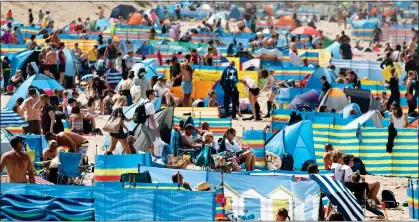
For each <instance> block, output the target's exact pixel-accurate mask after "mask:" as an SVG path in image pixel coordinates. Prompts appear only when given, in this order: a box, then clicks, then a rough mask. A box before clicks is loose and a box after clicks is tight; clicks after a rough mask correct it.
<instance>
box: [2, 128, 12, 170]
mask: <svg viewBox="0 0 419 222" xmlns="http://www.w3.org/2000/svg"><path fill="white" fill-rule="evenodd" d="M0 133H1V140H0V142H1V143H0V156H1V155H3V153H5V152H8V151H10V150H12V146H11V145H10V141H9V138H8V136H7V134H8V132H7V130H1V132H0ZM3 172H6V169H3Z"/></svg>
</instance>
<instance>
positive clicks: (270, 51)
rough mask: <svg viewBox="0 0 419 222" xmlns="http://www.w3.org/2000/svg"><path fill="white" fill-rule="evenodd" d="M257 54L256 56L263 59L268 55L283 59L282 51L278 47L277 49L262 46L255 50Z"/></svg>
mask: <svg viewBox="0 0 419 222" xmlns="http://www.w3.org/2000/svg"><path fill="white" fill-rule="evenodd" d="M255 56H256V58H261V59H263V57H264V56H266V57H274V58H276V59H277V60H281V59H282V52H281V51H280V50H279V49H277V48H275V49H266V48H261V49H259V50H257V51H256V52H255Z"/></svg>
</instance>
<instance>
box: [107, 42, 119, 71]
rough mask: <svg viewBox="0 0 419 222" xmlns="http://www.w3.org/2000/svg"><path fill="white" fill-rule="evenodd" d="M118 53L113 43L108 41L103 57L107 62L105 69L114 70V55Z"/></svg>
mask: <svg viewBox="0 0 419 222" xmlns="http://www.w3.org/2000/svg"><path fill="white" fill-rule="evenodd" d="M117 53H118V49H117V48H116V45H115V43H113V42H112V39H108V45H107V46H106V49H105V54H104V57H105V58H106V59H107V60H108V62H107V65H108V66H107V67H108V68H110V69H114V68H115V61H116V54H117Z"/></svg>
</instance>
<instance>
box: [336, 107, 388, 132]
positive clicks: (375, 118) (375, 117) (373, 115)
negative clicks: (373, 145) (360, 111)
mask: <svg viewBox="0 0 419 222" xmlns="http://www.w3.org/2000/svg"><path fill="white" fill-rule="evenodd" d="M383 119H384V118H383V116H382V115H381V113H380V112H379V111H378V110H370V111H368V112H367V113H365V114H364V115H362V116H360V117H358V118H356V119H355V120H354V121H352V122H350V123H348V125H346V126H345V127H343V129H358V125H362V124H364V123H365V122H367V121H368V120H371V121H372V122H373V124H374V126H375V127H376V128H383V127H384V126H383V123H382V122H381V120H383Z"/></svg>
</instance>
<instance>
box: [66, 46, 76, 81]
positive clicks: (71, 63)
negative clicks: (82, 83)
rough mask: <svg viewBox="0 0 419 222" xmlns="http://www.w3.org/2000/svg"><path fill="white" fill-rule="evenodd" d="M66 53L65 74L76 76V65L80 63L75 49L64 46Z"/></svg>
mask: <svg viewBox="0 0 419 222" xmlns="http://www.w3.org/2000/svg"><path fill="white" fill-rule="evenodd" d="M63 52H64V55H65V58H66V60H65V75H66V76H72V77H74V76H75V75H76V67H77V64H78V63H79V60H78V59H77V57H76V56H75V55H74V53H73V51H71V50H70V49H68V48H64V50H63Z"/></svg>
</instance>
